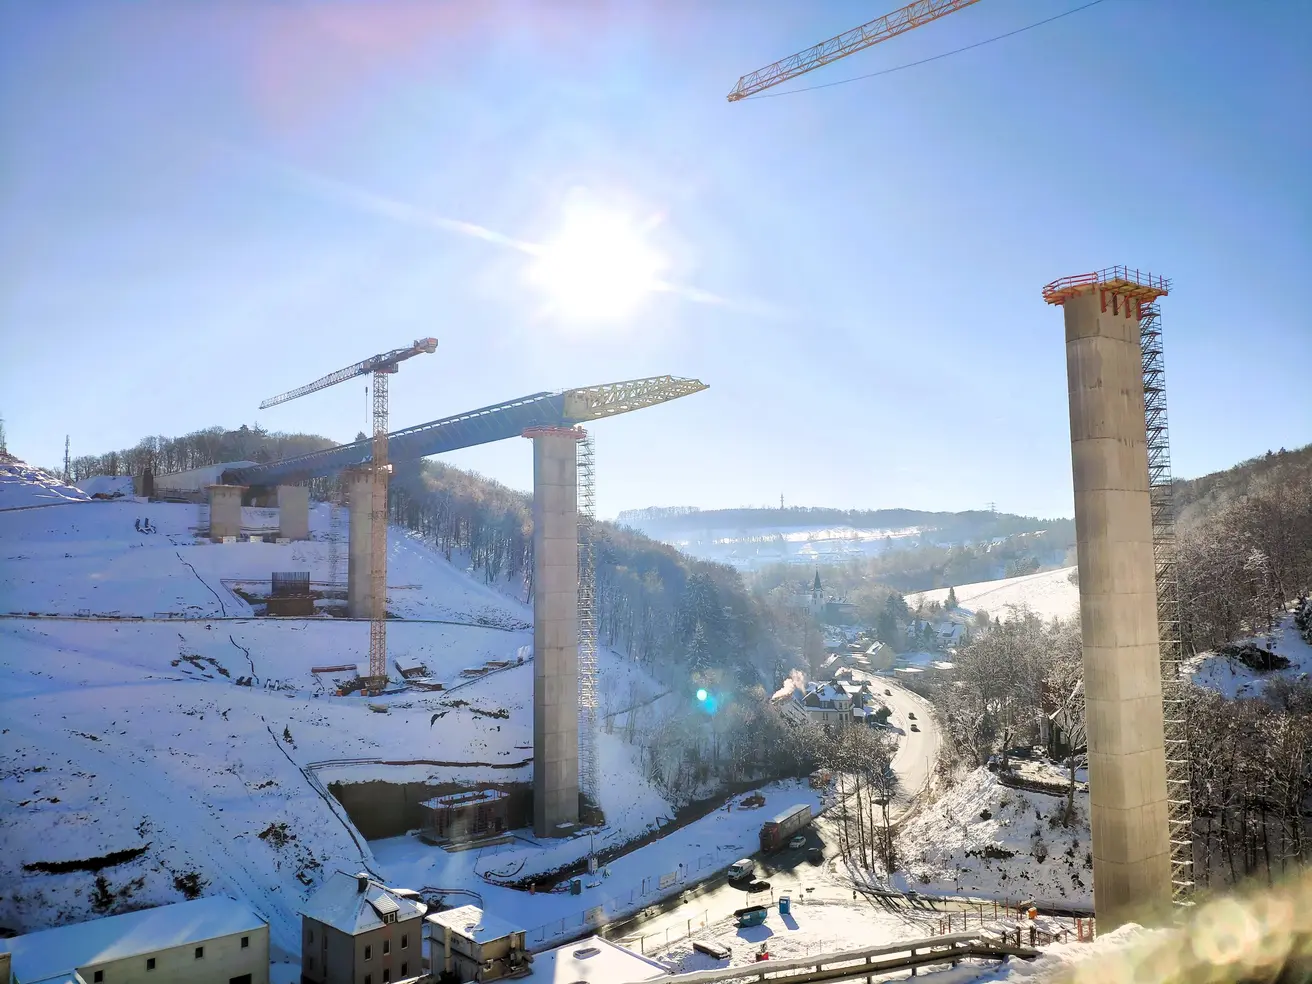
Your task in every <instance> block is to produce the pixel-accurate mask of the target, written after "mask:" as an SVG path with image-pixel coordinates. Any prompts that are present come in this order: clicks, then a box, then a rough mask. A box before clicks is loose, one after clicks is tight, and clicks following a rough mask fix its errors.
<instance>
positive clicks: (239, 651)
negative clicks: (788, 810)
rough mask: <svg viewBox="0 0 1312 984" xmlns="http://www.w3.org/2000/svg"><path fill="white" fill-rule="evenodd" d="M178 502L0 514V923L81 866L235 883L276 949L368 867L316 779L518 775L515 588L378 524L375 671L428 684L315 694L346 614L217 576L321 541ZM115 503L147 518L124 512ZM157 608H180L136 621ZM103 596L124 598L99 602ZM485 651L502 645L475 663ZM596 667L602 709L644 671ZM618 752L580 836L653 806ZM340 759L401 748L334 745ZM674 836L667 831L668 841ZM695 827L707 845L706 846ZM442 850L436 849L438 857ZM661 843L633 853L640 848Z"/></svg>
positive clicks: (604, 661) (522, 671)
mask: <svg viewBox="0 0 1312 984" xmlns="http://www.w3.org/2000/svg"><path fill="white" fill-rule="evenodd" d="M10 474H18V473H17V472H14V471H12V470H11V472H10ZM25 483H26V485H27V486H37V490H36V491H35V492H33V491H30V490H29V492H28V493H27V494H26V498H25V499H24V501H27V499H31V498H33V497H38V498H39V496H40V495H44V494H45V490H46V489H47V488H48V486H46V485H43V484H40V483H39V482H38V480H37V479H31V480H25ZM79 494H80V493H79ZM9 501H14V497H12V496H11V497H10V500H9ZM198 518H199V509H198V507H196V506H189V505H177V504H162V503H146V502H142V501H132V500H117V501H112V502H105V501H96V502H91V503H87V504H85V505H79V506H77V508H57V509H56V508H51V509H31V510H22V511H11V512H0V540H2V541H3V543H4V550H3V555H0V615H3V614H4V613H5V612H10V613H14V612H16V613H20V614H18V615H12V614H11V615H8V616H5V617H0V722H2V723H0V750H2V752H3V754H2V755H0V759H3V766H0V843H4V844H5V847H6V850H5V851H3V852H0V884H4V885H5V886H6V891H5V892H4V893H3V897H0V927H4V928H7V929H11V930H16V931H25V930H31V929H39V928H44V927H48V926H51V925H57V924H62V923H67V922H70V921H79V920H82V919H86V918H89V917H91V916H94V915H95V914H97V913H96V911H95V910H93V908H92V906H91V904H90V897H91V891H92V888H93V883H94V880H95V877H96V875H97V874H100V875H103V876H104V878H105V879H106V880H107V886H108V890H109V891H110V892H111V893H113V894H114V896H115V901H114V903H113V906H112V908H113V909H119V908H121V907H124V906H133V907H135V906H141V905H149V904H157V903H163V902H169V901H175V900H177V899H179V898H181V897H183V890H184V888H186V887H187V886H188V884H189V883H191V884H192V885H195V886H197V887H199V889H200V890H201V891H202V892H204V893H225V894H232V895H235V896H237V897H240V898H244V899H247V900H249V901H250V902H251V904H252V905H253V906H254V907H255V908H256V909H257V910H258V911H260V912H261V914H263V915H264V916H265V917H266V918H268V919H269V922H270V931H271V941H272V945H273V949H274V960H275V963H276V962H278V961H280V960H281V961H288V960H292V961H294V960H295V958H296V957H298V955H299V921H298V917H297V916H296V910H297V908H298V907H299V905H300V903H301V902H302V901H303V900H304V899H305V898H306V897H307V896H308V895H309V894H310V892H311V891H312V890H313V888H314V887H315V886H317V885H318V884H319V882H320V880H321V879H322V878H323V877H324V875H326V874H328V873H330V872H332V871H334V870H339V869H340V870H345V871H351V872H353V871H356V870H359V869H360V868H361V867H367V868H370V869H372V870H374V871H379V863H378V861H377V859H376V858H375V855H374V852H373V850H372V849H371V847H370V845H369V844H368V843H367V842H366V841H365V840H364V839H363V837H361V836H360V834H359V832H358V831H357V830H355V828H354V827H353V825H352V824H350V822H349V820H348V818H347V817H346V815H345V813H344V811H343V810H342V809H341V808H340V806H338V805H337V804H336V803H335V802H334V801H331V799H330V798H329V797H328V796H326V794H325V785H326V783H328V782H331V781H341V782H351V781H355V780H360V779H362V778H369V777H370V770H373V776H372V777H373V778H385V779H389V780H393V781H403V780H404V779H405V778H409V777H410V776H409V773H415V774H416V775H417V776H418V778H419V779H420V780H424V779H429V778H432V779H435V780H438V781H442V782H458V783H464V784H471V785H474V784H479V783H484V782H488V781H492V780H498V781H522V782H527V781H529V780H531V773H532V765H531V756H532V752H531V741H532V672H533V667H532V662H531V648H530V647H531V642H532V633H531V629H530V627H529V622H530V620H531V609H530V608H529V607H528V606H527V605H524V604H522V603H520V602H518V601H516V600H515V599H514V598H511V597H507V595H506V594H505V593H503V591H502V590H501V586H500V585H496V584H492V585H489V584H485V583H481V581H480V580H479V579H475V578H472V577H470V576H469V575H468V573H467V572H466V571H463V570H461V569H459V567H457V566H453V564H451V563H449V562H448V561H447V560H446V559H445V558H443V557H442V556H441V554H439V553H437V552H435V551H433V550H432V549H430V548H429V547H428V546H426V545H425V544H423V543H422V542H421V541H420V540H419V539H418V538H416V537H413V536H411V535H410V534H408V533H406V532H404V531H401V530H397V529H395V528H394V529H392V530H391V531H390V536H389V550H390V553H391V558H390V561H391V570H390V576H389V584H390V585H391V591H390V592H389V593H390V596H391V608H392V610H393V612H394V613H397V614H401V615H403V616H409V617H410V618H416V617H418V618H424V619H429V621H407V620H402V619H398V620H393V621H392V622H390V623H389V626H388V640H389V655H390V657H391V659H392V661H393V666H392V667H390V669H392V670H393V671H395V664H397V663H400V664H401V665H403V666H420V665H422V666H424V667H425V668H426V669H427V670H428V680H429V681H431V682H433V683H442V684H444V685H445V687H446V688H447V689H446V690H445V691H416V690H403V691H400V692H396V693H389V694H388V695H386V696H384V697H381V698H374V699H365V698H362V697H358V696H353V697H346V698H339V697H336V696H335V693H336V686H335V684H336V682H338V681H340V680H344V679H346V678H349V677H350V676H353V675H354V673H353V671H351V670H347V671H333V672H321V673H319V674H315V673H313V672H312V670H313V668H314V667H316V666H328V665H343V666H351V667H356V666H359V665H360V664H361V663H363V662H364V661H365V660H366V656H367V649H368V624H367V622H363V621H351V620H344V619H334V618H329V617H320V618H308V619H254V618H250V617H248V616H249V614H250V608H249V606H247V605H246V603H245V602H243V601H241V600H240V599H239V598H238V597H237V596H236V595H235V594H233V593H232V591H231V590H229V589H230V587H232V586H233V583H234V582H235V581H240V580H242V579H252V580H256V581H258V580H261V579H263V580H264V581H265V582H266V583H267V579H268V577H269V573H270V571H273V570H297V569H299V570H306V569H309V570H310V571H311V576H312V578H314V579H316V580H319V579H322V578H324V577H325V576H326V575H327V573H328V569H327V559H326V558H327V543H326V542H324V541H323V540H322V539H316V540H314V541H308V542H301V543H293V544H286V545H274V544H263V543H254V544H251V543H238V544H227V545H215V544H210V543H206V542H203V541H198V540H196V539H195V537H194V534H193V529H192V528H193V527H194V526H195V524H196V522H197V519H198ZM147 519H148V520H149V523H148V524H145V520H147ZM138 520H141V521H142V524H143V525H148V528H149V529H150V530H152V532H140V531H139V530H138V529H137V528H136V527H137V521H138ZM244 522H245V524H246V525H249V526H251V527H253V528H259V527H260V526H267V525H270V524H271V523H272V522H273V516H272V514H271V512H270V511H269V510H257V509H247V510H246V511H245V515H244ZM327 527H328V510H327V509H326V508H325V507H322V506H319V507H316V508H315V509H314V510H313V514H312V528H313V532H314V535H315V536H316V538H319V537H322V535H323V533H324V532H325V530H326V529H327ZM343 554H344V550H343ZM453 559H454V560H456V561H459V560H460V558H453ZM30 611H34V612H39V613H42V615H43V616H44V615H45V613H54V614H55V615H57V616H58V617H29V616H27V615H26V614H25V613H27V612H30ZM79 612H81V613H83V614H82V615H81V616H79V614H78V613H79ZM176 612H184V613H187V614H189V615H191V616H193V617H192V618H190V619H182V618H152V616H153V615H154V614H155V613H176ZM113 613H118V614H119V615H122V616H137V617H136V618H123V617H104V616H112V614H113ZM89 616H98V617H94V618H93V617H89ZM142 616H144V619H143V618H142ZM238 616H243V617H238ZM443 619H445V620H447V621H440V620H443ZM521 659H522V660H523V661H522V662H521ZM494 660H495V661H501V662H503V663H505V664H507V665H506V667H505V668H496V667H489V666H488V664H489V661H494ZM599 664H600V676H601V679H602V691H603V701H604V700H605V699H606V694H608V693H609V694H610V696H611V699H612V701H613V705H614V710H616V711H619V710H622V709H623V708H624V707H626V706H627V705H628V703H629V702H630V701H649V700H653V699H655V698H657V697H659V696H660V694H661V693H663V691H664V688H663V687H661V686H660V685H659V684H658V683H657V682H656V681H655V680H652V679H651V678H650V677H649V676H647V675H646V674H645V673H644V672H643V671H642V670H641V669H640V668H639V667H637V666H635V665H634V664H632V663H630V662H627V661H625V660H623V659H621V658H620V657H618V656H617V655H616V654H614V653H613V652H610V651H609V650H603V651H602V652H601V653H599ZM470 670H473V671H475V674H474V675H470V674H469V673H468V672H467V671H470ZM397 676H399V675H398V674H395V673H394V679H395V678H396V677H397ZM370 704H373V705H376V706H379V707H385V708H386V712H385V713H373V712H372V711H371V710H370V709H369V705H370ZM434 715H439V716H438V717H437V719H436V720H434ZM621 720H622V716H621ZM635 754H636V753H635V751H634V750H633V749H632V748H630V747H629V746H627V745H626V744H624V742H623V741H622V739H621V738H620V737H619V735H618V734H614V735H606V734H603V735H602V736H601V737H600V743H599V758H600V762H601V765H602V767H603V768H604V769H605V770H606V774H607V777H608V781H607V782H606V783H604V784H603V786H602V807H603V809H604V810H605V811H606V812H607V813H608V815H609V818H610V820H611V824H610V826H609V827H608V828H606V829H605V830H603V831H601V832H600V835H599V840H601V841H603V842H606V843H619V842H622V841H624V840H626V839H627V838H629V837H631V836H634V835H637V834H641V833H642V832H643V831H644V830H645V829H646V828H647V826H648V825H649V824H651V823H652V822H653V821H654V819H655V818H656V817H657V816H662V815H663V816H670V815H671V814H672V812H673V811H672V809H671V808H670V805H669V804H668V803H666V802H665V801H664V799H663V798H662V797H661V796H660V794H659V793H658V792H657V791H656V790H655V789H654V788H652V787H651V786H650V785H649V784H648V783H646V781H645V780H644V779H643V778H642V776H641V774H640V772H639V770H638V769H637V763H636V761H635ZM349 759H355V760H365V761H366V762H368V761H373V762H375V763H380V762H392V761H395V762H415V763H420V762H421V760H422V764H414V765H408V766H401V765H398V766H386V765H382V764H375V765H372V766H370V765H358V764H356V765H353V764H349V763H346V762H343V761H342V760H349ZM333 763H335V764H333ZM753 820H754V821H755V823H756V824H759V822H760V821H759V818H756V817H753ZM714 827H715V825H714V824H713V823H712V824H709V825H707V828H706V829H707V834H706V836H708V837H715V838H716V839H717V840H718V841H720V842H722V844H721V846H722V847H723V850H722V851H721V852H720V853H728V854H729V855H731V856H730V857H729V858H728V861H732V860H734V859H735V858H736V856H737V855H738V854H739V853H741V852H742V850H743V848H742V845H741V842H742V841H744V840H745V839H746V838H745V837H740V836H737V835H736V834H735V835H734V836H729V835H727V834H725V833H724V832H719V833H717V832H715V830H714ZM754 831H755V827H753V828H752V835H753V836H754ZM521 833H523V832H521ZM524 836H526V837H527V836H528V835H527V834H525V835H524ZM686 836H687V837H693V840H694V841H696V838H695V837H694V836H693V834H692V833H690V834H688V835H686ZM588 843H589V842H588V838H584V837H580V838H575V839H573V840H571V841H566V842H562V843H555V844H553V845H552V848H551V850H550V851H547V850H535V849H531V848H530V849H529V850H528V853H529V854H530V855H532V854H535V853H537V854H543V855H544V856H545V855H547V854H551V857H550V858H549V860H550V862H551V863H550V864H544V859H543V858H534V867H535V868H540V867H544V866H545V867H555V866H557V865H559V864H565V863H569V862H572V861H575V860H577V859H578V858H580V857H582V856H583V855H584V854H586V852H587V850H588ZM689 843H691V842H688V843H683V844H682V845H681V847H680V848H679V850H681V851H688V850H692V848H691V847H690V846H689ZM516 844H517V845H518V846H519V847H520V848H524V847H525V844H524V843H523V842H522V841H518V842H516ZM725 845H727V846H725ZM696 846H697V848H698V849H700V850H702V851H703V853H706V854H714V855H715V856H716V857H718V856H719V855H718V854H715V850H716V848H715V845H714V844H711V843H709V842H708V843H707V844H705V845H702V843H701V842H700V841H696ZM553 852H554V853H553ZM383 853H384V854H385V853H386V852H385V851H384V852H383ZM448 858H450V859H456V860H457V865H456V867H455V868H453V869H451V870H444V869H443V863H444V862H445V860H446V859H448ZM478 858H479V852H478V851H471V852H465V853H464V854H453V855H447V854H445V852H442V851H440V850H438V849H434V848H424V849H423V856H422V865H426V866H427V867H428V868H432V867H433V866H434V864H435V863H436V865H437V868H438V870H437V871H436V872H435V873H434V877H435V878H441V879H448V878H462V879H468V880H469V881H468V884H466V883H463V882H462V883H460V884H457V885H453V886H448V887H465V888H473V889H476V890H479V891H483V890H484V889H485V887H486V886H485V885H484V883H483V881H482V878H481V877H480V875H479V874H477V873H475V872H474V870H473V867H472V866H473V864H474V863H475V862H476V861H477V860H478ZM489 858H490V856H489V855H484V857H483V863H482V865H481V866H480V867H479V868H478V871H479V872H480V873H481V872H482V871H483V870H485V869H486V867H487V864H488V861H489ZM500 860H501V861H503V862H506V863H508V864H513V863H514V862H515V859H514V858H513V857H512V856H510V855H507V856H505V857H503V858H501V859H500ZM669 861H670V858H669V857H668V856H654V855H653V856H650V857H649V858H648V860H647V861H645V862H643V863H648V864H652V865H661V864H666V863H669ZM416 863H420V861H419V859H417V860H416ZM618 863H619V862H617V864H618ZM725 863H728V862H727V861H726V862H725ZM620 870H621V874H622V873H623V872H624V869H620ZM619 879H620V875H617V876H616V880H613V881H609V882H608V884H614V885H618V884H619ZM489 890H492V891H496V892H501V893H505V895H506V897H508V898H528V896H526V895H524V894H523V893H518V892H513V891H511V890H509V889H499V888H498V889H489ZM595 894H597V895H601V894H603V893H595ZM587 902H588V899H587V898H585V899H576V898H571V897H569V896H559V895H556V896H552V895H545V896H541V897H539V899H538V902H537V903H536V904H537V905H538V910H535V911H534V912H532V913H531V914H532V915H533V916H535V917H540V918H538V921H539V922H542V921H545V920H546V919H549V918H552V917H553V915H554V914H556V913H558V912H572V911H574V910H575V909H577V908H578V907H579V906H581V905H582V904H585V903H587Z"/></svg>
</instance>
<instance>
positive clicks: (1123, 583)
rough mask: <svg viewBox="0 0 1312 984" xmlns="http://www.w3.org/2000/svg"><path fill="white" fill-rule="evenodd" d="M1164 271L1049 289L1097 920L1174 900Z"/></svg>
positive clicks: (1110, 274)
mask: <svg viewBox="0 0 1312 984" xmlns="http://www.w3.org/2000/svg"><path fill="white" fill-rule="evenodd" d="M1165 293H1166V284H1165V281H1160V282H1158V281H1156V280H1154V278H1152V277H1150V276H1146V275H1141V274H1139V272H1138V271H1136V270H1127V269H1125V268H1122V267H1115V268H1111V269H1109V270H1104V271H1102V272H1100V273H1095V274H1085V275H1080V276H1077V277H1067V278H1065V279H1064V280H1058V281H1055V282H1053V283H1052V284H1049V285H1048V286H1047V287H1045V288H1044V298H1045V300H1047V301H1048V302H1049V303H1051V304H1060V305H1062V307H1063V311H1064V314H1065V321H1066V369H1067V381H1068V384H1069V393H1070V425H1071V467H1072V474H1073V477H1074V484H1075V535H1076V549H1077V554H1078V558H1079V573H1080V620H1081V623H1082V629H1083V634H1084V694H1085V722H1086V728H1087V734H1088V749H1089V802H1090V812H1091V814H1092V816H1091V818H1090V819H1091V821H1092V828H1093V831H1092V832H1093V899H1094V909H1095V911H1096V913H1097V916H1098V925H1099V927H1100V928H1102V927H1104V926H1105V927H1106V928H1108V929H1111V928H1114V927H1116V926H1119V925H1122V924H1124V923H1126V922H1131V921H1133V922H1143V923H1148V924H1152V923H1156V922H1160V921H1161V920H1162V919H1164V918H1165V917H1166V916H1167V914H1168V913H1169V910H1170V907H1171V890H1172V886H1171V843H1170V835H1169V832H1168V803H1167V782H1166V753H1165V742H1164V733H1163V713H1162V677H1161V664H1160V660H1159V651H1158V617H1157V586H1156V580H1155V578H1156V568H1155V562H1154V555H1153V522H1152V510H1151V503H1150V497H1149V472H1148V450H1147V432H1146V424H1145V420H1144V384H1143V366H1142V352H1141V349H1140V341H1139V322H1140V317H1141V314H1142V311H1143V309H1144V307H1145V306H1146V305H1148V304H1151V303H1153V302H1154V301H1155V300H1156V299H1157V297H1159V296H1161V295H1163V294H1165Z"/></svg>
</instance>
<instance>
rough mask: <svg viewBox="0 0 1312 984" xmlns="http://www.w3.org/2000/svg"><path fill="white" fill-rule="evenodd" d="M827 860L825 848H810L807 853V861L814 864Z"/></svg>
mask: <svg viewBox="0 0 1312 984" xmlns="http://www.w3.org/2000/svg"><path fill="white" fill-rule="evenodd" d="M824 859H825V849H824V848H823V847H810V848H807V851H806V860H808V861H810V862H811V863H812V864H819V863H820V862H821V861H823V860H824Z"/></svg>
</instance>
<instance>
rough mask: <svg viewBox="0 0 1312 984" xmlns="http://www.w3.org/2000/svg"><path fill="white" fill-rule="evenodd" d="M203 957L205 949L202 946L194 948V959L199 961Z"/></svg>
mask: <svg viewBox="0 0 1312 984" xmlns="http://www.w3.org/2000/svg"><path fill="white" fill-rule="evenodd" d="M204 956H205V948H204V947H203V946H198V947H196V959H197V960H200V959H201V958H203V957H204Z"/></svg>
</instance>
